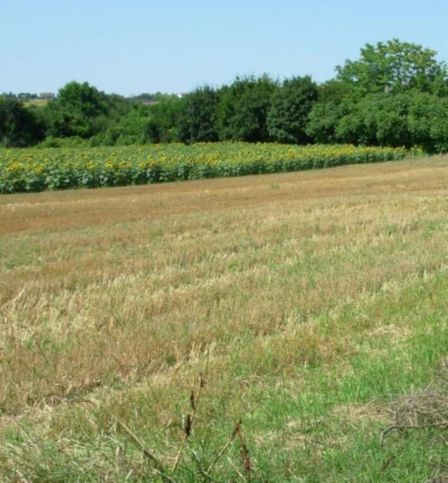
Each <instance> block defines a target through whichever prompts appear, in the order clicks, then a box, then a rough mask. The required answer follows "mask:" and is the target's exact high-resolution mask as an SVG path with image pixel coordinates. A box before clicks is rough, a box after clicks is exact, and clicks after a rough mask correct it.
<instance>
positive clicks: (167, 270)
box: [0, 158, 448, 415]
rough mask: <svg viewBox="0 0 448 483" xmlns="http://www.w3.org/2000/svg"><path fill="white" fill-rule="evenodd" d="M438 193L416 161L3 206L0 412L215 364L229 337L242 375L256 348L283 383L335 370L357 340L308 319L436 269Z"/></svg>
mask: <svg viewBox="0 0 448 483" xmlns="http://www.w3.org/2000/svg"><path fill="white" fill-rule="evenodd" d="M447 186H448V161H447V160H446V159H444V158H431V159H425V160H414V161H404V162H397V163H384V164H374V165H363V166H347V167H341V168H335V169H328V170H324V171H319V172H304V173H292V174H291V173H289V174H279V175H266V176H256V177H254V176H251V177H246V178H237V179H218V180H205V181H193V182H185V183H171V184H166V185H154V186H140V187H126V188H115V189H113V188H112V189H98V190H91V191H85V190H82V191H81V190H79V191H66V192H58V193H42V194H31V195H7V196H3V197H2V198H1V199H0V220H1V221H0V256H1V262H0V270H1V273H0V304H1V306H0V329H1V331H0V407H1V409H2V411H3V412H4V413H5V414H6V415H11V414H16V413H20V412H21V411H23V410H24V409H25V408H26V407H27V406H35V405H39V404H41V403H42V402H43V403H45V402H47V401H50V400H51V401H54V400H55V398H58V397H65V396H67V395H70V394H72V393H75V392H76V393H77V394H84V393H86V392H90V391H94V390H97V388H99V387H102V386H104V387H107V386H108V385H113V384H117V383H118V382H120V383H131V384H132V383H134V382H137V381H142V380H144V379H145V378H148V377H155V376H157V375H159V376H160V375H161V376H163V374H165V373H168V372H169V371H171V370H172V369H173V368H176V370H178V368H182V367H183V366H184V365H188V364H191V363H192V362H194V361H201V359H202V358H203V357H204V354H208V355H210V354H213V357H214V358H215V361H219V360H223V361H224V360H226V358H228V357H229V354H230V353H231V350H232V346H234V345H235V344H237V343H241V341H245V342H244V343H245V344H246V346H247V348H248V351H247V353H246V354H247V355H246V356H245V355H244V354H243V355H241V358H242V359H241V360H242V362H243V363H247V364H252V365H253V367H254V373H255V372H256V371H257V368H260V371H263V364H266V361H265V360H263V357H261V355H260V354H266V352H268V351H271V352H272V354H273V356H272V358H271V359H272V360H274V359H275V360H274V362H271V364H272V367H271V368H270V369H269V370H273V371H280V372H285V373H287V372H288V370H289V369H288V368H289V367H292V366H293V365H294V366H296V365H297V364H304V365H307V364H314V363H317V362H319V363H333V362H335V361H340V360H343V358H344V354H349V353H351V352H353V351H356V350H357V347H356V344H354V343H353V344H352V343H351V341H350V333H349V332H347V328H341V327H338V326H337V325H331V324H330V326H328V325H327V326H325V327H322V326H321V325H320V324H319V317H320V315H321V314H323V313H325V314H329V315H330V319H331V317H332V315H334V318H335V319H336V316H337V314H338V313H340V312H341V311H342V310H343V309H344V306H345V305H346V304H348V303H352V304H353V303H357V304H359V305H360V306H361V305H362V304H363V303H365V301H368V300H370V299H371V298H372V297H373V296H374V295H375V294H376V293H378V292H381V291H388V292H389V293H391V294H393V293H394V291H399V290H400V287H401V286H403V285H405V284H406V283H408V282H409V281H410V280H412V279H413V278H415V277H416V276H418V275H421V274H422V273H425V272H426V273H431V272H434V271H436V270H438V269H440V267H441V266H443V265H444V264H445V265H447V264H448V260H447V257H446V250H445V245H446V232H447V227H446V221H445V220H446V209H447V204H448V203H447V201H446V194H447V191H448V190H447ZM356 324H358V326H357V327H356V329H357V330H365V333H366V334H367V335H369V334H372V336H373V335H374V334H378V333H381V330H382V329H381V328H377V327H376V325H375V321H374V320H364V321H363V320H358V321H357V322H356ZM403 332H404V331H403ZM396 333H397V334H400V333H401V331H400V328H399V327H398V328H397V330H396ZM397 337H398V335H397ZM274 356H275V357H274ZM246 359H247V360H246ZM257 361H258V362H257ZM220 367H221V366H220ZM224 367H225V364H224Z"/></svg>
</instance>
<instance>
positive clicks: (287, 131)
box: [267, 76, 317, 144]
mask: <svg viewBox="0 0 448 483" xmlns="http://www.w3.org/2000/svg"><path fill="white" fill-rule="evenodd" d="M316 100H317V86H316V84H315V83H314V82H313V81H312V80H311V77H309V76H305V77H294V78H292V79H287V80H285V81H284V82H283V84H282V86H281V87H279V88H278V89H276V91H275V92H274V93H273V95H272V100H271V106H270V108H269V111H268V114H267V128H268V133H269V136H270V137H271V138H272V139H273V140H275V141H279V142H282V143H296V144H304V143H307V142H309V141H310V138H309V136H308V134H307V133H306V125H307V121H308V115H309V113H310V111H311V108H312V106H313V104H314V103H315V102H316Z"/></svg>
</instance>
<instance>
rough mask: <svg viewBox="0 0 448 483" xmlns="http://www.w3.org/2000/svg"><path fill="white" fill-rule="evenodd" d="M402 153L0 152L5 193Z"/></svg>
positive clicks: (207, 148)
mask: <svg viewBox="0 0 448 483" xmlns="http://www.w3.org/2000/svg"><path fill="white" fill-rule="evenodd" d="M405 156H406V151H405V150H404V149H400V148H380V147H354V146H350V145H334V146H319V145H310V146H288V145H279V144H263V143H260V144H248V143H198V144H195V145H191V146H185V145H183V144H164V145H153V146H128V147H108V148H107V147H106V148H105V147H102V148H72V149H69V148H66V149H15V150H14V149H8V150H2V151H0V193H16V192H35V191H43V190H47V189H51V190H57V189H67V188H95V187H104V186H124V185H131V184H147V183H158V182H166V181H180V180H187V179H190V180H192V179H202V178H215V177H223V176H242V175H248V174H260V173H275V172H283V171H299V170H305V169H316V168H325V167H329V166H338V165H341V164H351V163H365V162H373V161H387V160H391V159H402V158H404V157H405Z"/></svg>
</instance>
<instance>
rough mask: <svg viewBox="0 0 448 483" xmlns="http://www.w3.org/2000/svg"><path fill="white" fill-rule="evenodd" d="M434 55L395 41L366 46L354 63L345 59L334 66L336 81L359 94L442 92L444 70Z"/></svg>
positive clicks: (445, 80)
mask: <svg viewBox="0 0 448 483" xmlns="http://www.w3.org/2000/svg"><path fill="white" fill-rule="evenodd" d="M435 56H436V52H435V51H434V50H431V49H427V48H424V47H422V46H421V45H417V44H414V43H409V42H401V41H400V40H398V39H393V40H389V41H387V42H378V43H377V44H376V45H372V44H366V45H365V46H364V47H363V48H362V49H361V55H360V58H359V59H358V60H354V61H352V60H347V61H346V62H345V64H344V65H343V66H338V67H336V71H337V79H338V80H340V81H343V82H347V83H349V84H351V85H352V86H353V87H354V88H356V89H358V90H359V91H360V92H361V93H362V94H367V93H380V92H386V93H390V92H392V93H398V92H403V91H404V90H409V89H416V90H419V91H425V92H436V93H442V92H446V91H447V77H448V76H447V69H446V66H445V65H444V64H443V63H440V62H438V61H437V60H436V58H435Z"/></svg>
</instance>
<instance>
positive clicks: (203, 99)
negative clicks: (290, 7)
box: [177, 86, 218, 143]
mask: <svg viewBox="0 0 448 483" xmlns="http://www.w3.org/2000/svg"><path fill="white" fill-rule="evenodd" d="M217 106H218V94H217V92H216V91H215V90H214V89H212V88H211V87H208V86H205V87H201V88H199V89H195V90H194V91H193V92H191V93H189V94H187V95H186V96H185V97H184V98H183V102H182V105H181V109H180V112H179V116H178V121H177V124H178V133H179V139H180V140H181V141H182V142H184V143H193V142H199V141H217V140H218V130H217Z"/></svg>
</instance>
